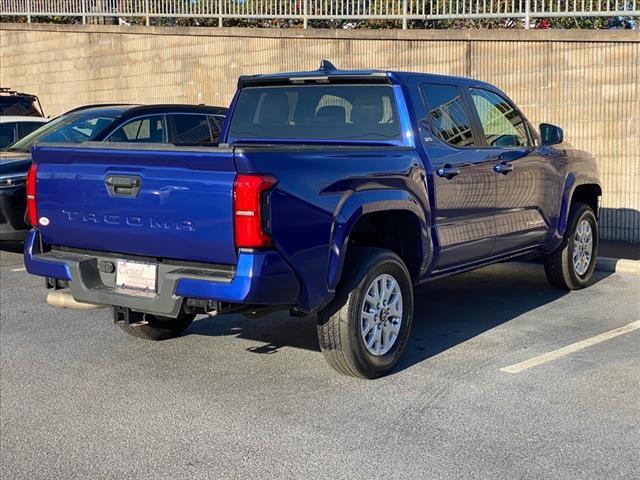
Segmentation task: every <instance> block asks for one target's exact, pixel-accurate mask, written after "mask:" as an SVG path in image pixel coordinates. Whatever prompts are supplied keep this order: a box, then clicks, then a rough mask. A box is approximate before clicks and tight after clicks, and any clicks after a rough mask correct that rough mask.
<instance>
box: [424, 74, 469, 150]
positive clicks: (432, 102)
mask: <svg viewBox="0 0 640 480" xmlns="http://www.w3.org/2000/svg"><path fill="white" fill-rule="evenodd" d="M422 94H423V96H424V99H425V102H426V104H427V107H428V110H429V122H430V123H431V128H432V130H433V133H434V134H435V135H436V136H438V137H439V138H440V139H441V140H443V141H445V142H447V143H448V144H449V145H452V146H454V147H471V146H473V145H474V142H473V133H472V131H471V122H470V121H469V115H468V113H467V110H466V108H465V106H464V102H463V101H462V95H461V93H460V89H459V88H458V87H456V86H454V85H441V84H435V83H425V84H423V85H422Z"/></svg>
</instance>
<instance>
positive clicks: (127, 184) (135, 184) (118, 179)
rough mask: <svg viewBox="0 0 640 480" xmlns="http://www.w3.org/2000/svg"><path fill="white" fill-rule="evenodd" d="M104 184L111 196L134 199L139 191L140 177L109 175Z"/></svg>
mask: <svg viewBox="0 0 640 480" xmlns="http://www.w3.org/2000/svg"><path fill="white" fill-rule="evenodd" d="M104 183H105V184H106V185H107V190H109V194H110V195H112V196H119V197H135V196H136V195H138V191H139V190H140V184H141V181H140V177H138V176H136V175H133V176H129V175H109V176H108V177H107V178H106V179H105V181H104Z"/></svg>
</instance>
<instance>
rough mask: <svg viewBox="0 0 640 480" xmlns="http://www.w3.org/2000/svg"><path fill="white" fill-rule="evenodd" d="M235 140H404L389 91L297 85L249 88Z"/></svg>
mask: <svg viewBox="0 0 640 480" xmlns="http://www.w3.org/2000/svg"><path fill="white" fill-rule="evenodd" d="M229 138H230V141H236V140H267V139H275V140H279V139H282V140H285V139H288V140H302V141H304V140H329V141H331V140H336V141H350V140H352V141H380V142H387V141H397V140H400V139H401V134H400V125H399V121H398V114H397V111H396V104H395V98H394V95H393V89H392V88H391V86H389V85H291V86H269V87H248V88H244V89H243V90H242V92H241V93H240V97H239V98H238V103H237V105H236V109H235V111H234V114H233V117H232V119H231V124H230V127H229Z"/></svg>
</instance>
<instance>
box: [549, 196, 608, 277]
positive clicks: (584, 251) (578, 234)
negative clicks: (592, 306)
mask: <svg viewBox="0 0 640 480" xmlns="http://www.w3.org/2000/svg"><path fill="white" fill-rule="evenodd" d="M597 257H598V222H597V220H596V216H595V213H594V212H593V210H592V209H591V207H589V206H588V205H586V204H584V203H580V202H576V203H574V204H573V205H571V210H569V221H568V223H567V229H566V231H565V233H564V239H563V241H562V244H561V245H560V246H559V247H558V248H557V249H556V251H554V252H553V253H551V254H550V255H548V256H547V257H545V262H544V271H545V273H546V275H547V279H548V280H549V283H550V284H551V285H553V286H554V287H556V288H558V289H561V290H578V289H581V288H584V287H586V286H587V285H588V284H589V281H590V280H591V277H592V275H593V271H594V270H595V267H596V259H597Z"/></svg>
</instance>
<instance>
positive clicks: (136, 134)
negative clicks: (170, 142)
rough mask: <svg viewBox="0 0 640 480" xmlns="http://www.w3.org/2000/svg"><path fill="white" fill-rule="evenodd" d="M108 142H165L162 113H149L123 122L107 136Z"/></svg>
mask: <svg viewBox="0 0 640 480" xmlns="http://www.w3.org/2000/svg"><path fill="white" fill-rule="evenodd" d="M108 140H109V141H110V142H139V143H166V142H167V126H166V123H165V119H164V115H151V116H148V117H142V118H137V119H134V120H131V121H130V122H127V123H125V124H124V125H122V126H121V127H120V128H118V129H117V130H116V131H114V132H113V133H112V134H111V135H110V136H109V138H108Z"/></svg>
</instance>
